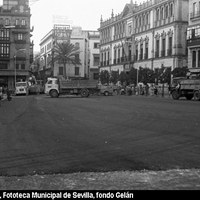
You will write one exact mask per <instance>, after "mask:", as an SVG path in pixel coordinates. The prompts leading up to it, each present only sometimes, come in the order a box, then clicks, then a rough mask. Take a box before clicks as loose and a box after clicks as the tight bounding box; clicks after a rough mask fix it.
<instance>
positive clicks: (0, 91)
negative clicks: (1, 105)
mask: <svg viewBox="0 0 200 200" xmlns="http://www.w3.org/2000/svg"><path fill="white" fill-rule="evenodd" d="M4 95H6V97H7V100H8V101H11V100H12V97H11V91H10V90H9V88H8V86H7V85H5V86H2V87H0V101H1V100H2V99H3V98H4Z"/></svg>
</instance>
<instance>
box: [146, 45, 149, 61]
mask: <svg viewBox="0 0 200 200" xmlns="http://www.w3.org/2000/svg"><path fill="white" fill-rule="evenodd" d="M148 58H149V43H148V42H146V43H145V59H148Z"/></svg>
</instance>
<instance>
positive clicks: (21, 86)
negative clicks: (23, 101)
mask: <svg viewBox="0 0 200 200" xmlns="http://www.w3.org/2000/svg"><path fill="white" fill-rule="evenodd" d="M28 87H29V86H28V82H27V81H24V82H17V83H16V88H15V95H21V94H23V95H28Z"/></svg>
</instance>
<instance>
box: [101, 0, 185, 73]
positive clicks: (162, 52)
mask: <svg viewBox="0 0 200 200" xmlns="http://www.w3.org/2000/svg"><path fill="white" fill-rule="evenodd" d="M187 16H188V0H149V1H146V2H144V3H142V4H140V5H137V4H134V3H133V1H132V0H131V2H130V3H129V4H126V5H125V7H124V10H123V11H122V13H120V14H118V15H114V13H113V12H112V14H111V18H109V19H108V20H105V21H104V20H103V19H102V18H101V23H100V28H99V32H100V55H101V58H100V63H101V64H100V70H108V71H119V72H121V71H126V72H128V71H129V70H130V68H131V67H135V68H137V69H138V68H139V67H143V68H151V69H156V68H161V67H169V68H171V69H172V70H173V69H174V68H177V67H183V66H187V53H186V49H187V46H186V31H187V26H188V18H187Z"/></svg>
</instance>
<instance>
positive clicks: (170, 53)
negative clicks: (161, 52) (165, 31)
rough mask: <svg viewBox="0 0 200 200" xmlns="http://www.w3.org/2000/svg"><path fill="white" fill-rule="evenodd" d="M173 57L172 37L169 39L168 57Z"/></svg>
mask: <svg viewBox="0 0 200 200" xmlns="http://www.w3.org/2000/svg"><path fill="white" fill-rule="evenodd" d="M171 55H172V37H169V49H168V56H171Z"/></svg>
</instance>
